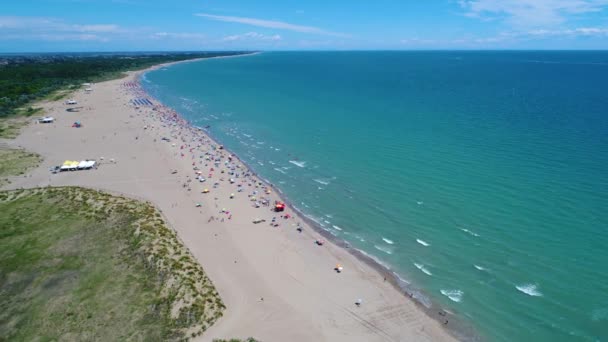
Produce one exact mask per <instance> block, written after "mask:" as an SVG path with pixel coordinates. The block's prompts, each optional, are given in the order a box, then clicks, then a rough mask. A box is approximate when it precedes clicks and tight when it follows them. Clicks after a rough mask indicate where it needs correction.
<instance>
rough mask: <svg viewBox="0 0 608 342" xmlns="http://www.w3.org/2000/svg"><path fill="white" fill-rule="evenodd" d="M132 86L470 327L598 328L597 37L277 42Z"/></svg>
mask: <svg viewBox="0 0 608 342" xmlns="http://www.w3.org/2000/svg"><path fill="white" fill-rule="evenodd" d="M143 84H144V86H145V88H146V89H148V90H149V91H150V92H151V93H152V94H153V95H155V96H156V97H157V98H159V99H160V100H161V101H163V102H164V103H165V104H167V105H169V106H171V107H173V108H175V109H176V110H178V111H179V112H180V113H182V115H184V116H185V117H186V118H187V119H189V120H191V121H192V122H193V123H194V124H195V125H198V126H205V125H211V132H212V134H213V135H214V136H215V137H217V138H218V139H219V140H220V141H221V142H222V143H223V144H225V145H226V146H227V147H228V148H229V149H231V150H232V151H234V152H236V153H237V154H238V155H239V156H241V157H242V158H243V159H244V160H245V161H247V162H248V163H249V164H250V165H251V166H252V167H253V168H254V169H255V171H257V172H258V173H260V174H261V175H262V176H263V177H264V178H266V179H268V180H270V181H271V182H272V183H274V184H276V185H277V186H278V187H280V188H281V189H282V190H283V192H284V193H285V194H286V195H287V197H288V198H289V199H290V200H291V201H292V202H293V203H294V204H295V205H296V206H297V207H298V208H300V209H301V210H302V211H303V212H305V213H306V214H308V215H310V216H312V217H314V218H315V219H316V220H317V221H318V222H319V223H320V224H321V225H322V226H323V227H324V228H325V229H327V230H330V231H331V232H333V233H334V234H336V235H337V236H338V237H340V238H343V239H345V240H347V241H349V242H350V243H351V244H352V245H353V246H354V247H356V248H359V249H361V250H363V251H365V252H367V253H369V254H371V255H373V256H375V257H377V258H379V259H380V260H382V261H383V262H384V263H386V264H387V265H389V266H390V267H391V268H392V269H394V270H395V271H397V272H398V273H399V274H400V275H401V276H402V277H403V278H404V279H407V280H408V281H411V283H412V284H413V286H415V287H417V288H420V289H422V292H423V293H424V295H425V296H426V297H428V299H429V300H432V301H433V302H438V303H440V304H441V305H444V306H446V307H447V308H449V310H451V311H453V312H455V313H456V314H457V315H459V316H460V317H462V318H463V319H465V320H467V321H469V322H471V323H472V324H473V325H474V326H475V328H476V330H477V331H478V332H479V334H480V335H481V336H482V337H483V338H485V339H488V340H491V341H598V340H599V341H606V340H608V251H607V250H606V248H607V246H608V52H276V53H263V54H259V55H254V56H246V57H239V58H227V59H215V60H206V61H201V62H193V63H185V64H178V65H174V66H171V67H169V68H164V69H161V70H158V71H154V72H150V73H148V74H146V75H145V76H144V82H143Z"/></svg>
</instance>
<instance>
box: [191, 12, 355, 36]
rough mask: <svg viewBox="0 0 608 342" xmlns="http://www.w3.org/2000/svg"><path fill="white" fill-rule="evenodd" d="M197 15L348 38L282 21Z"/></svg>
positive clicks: (339, 34)
mask: <svg viewBox="0 0 608 342" xmlns="http://www.w3.org/2000/svg"><path fill="white" fill-rule="evenodd" d="M195 15H196V16H198V17H202V18H206V19H211V20H216V21H224V22H229V23H238V24H245V25H251V26H257V27H265V28H272V29H280V30H288V31H295V32H302V33H312V34H321V35H328V36H338V37H346V36H347V35H346V34H343V33H337V32H330V31H326V30H323V29H321V28H318V27H313V26H303V25H295V24H290V23H286V22H282V21H274V20H263V19H256V18H247V17H232V16H224V15H213V14H207V13H197V14H195Z"/></svg>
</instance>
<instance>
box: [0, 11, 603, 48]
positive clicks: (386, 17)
mask: <svg viewBox="0 0 608 342" xmlns="http://www.w3.org/2000/svg"><path fill="white" fill-rule="evenodd" d="M224 49H228V50H240V49H255V50H333V49H338V50H352V49H404V50H405V49H608V0H417V1H409V0H374V1H362V0H361V1H357V0H355V1H352V0H351V1H341V0H333V1H331V0H307V1H295V0H280V1H279V0H273V1H271V0H257V1H253V0H197V1H195V0H172V1H169V0H19V1H16V0H3V4H2V6H1V10H0V52H31V51H141V50H148V51H150V50H154V51H159V50H163V51H164V50H224Z"/></svg>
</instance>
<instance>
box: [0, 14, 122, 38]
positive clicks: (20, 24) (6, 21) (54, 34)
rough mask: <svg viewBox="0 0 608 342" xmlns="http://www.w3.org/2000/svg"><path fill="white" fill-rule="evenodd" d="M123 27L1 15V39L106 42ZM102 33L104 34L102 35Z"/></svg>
mask: <svg viewBox="0 0 608 342" xmlns="http://www.w3.org/2000/svg"><path fill="white" fill-rule="evenodd" d="M121 31H122V29H121V28H120V27H119V26H118V25H114V24H91V25H80V24H69V23H66V22H64V21H62V20H60V19H56V18H44V17H17V16H0V39H4V40H7V39H11V40H13V39H38V40H46V41H66V40H75V41H99V42H106V41H109V40H110V38H109V37H108V36H107V35H108V34H116V33H119V32H121ZM100 34H104V36H101V35H100Z"/></svg>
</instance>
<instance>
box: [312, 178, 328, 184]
mask: <svg viewBox="0 0 608 342" xmlns="http://www.w3.org/2000/svg"><path fill="white" fill-rule="evenodd" d="M313 180H314V181H315V182H317V183H319V184H323V185H329V182H328V181H324V180H322V179H313Z"/></svg>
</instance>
